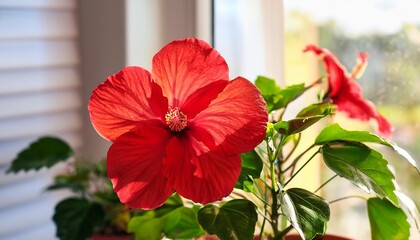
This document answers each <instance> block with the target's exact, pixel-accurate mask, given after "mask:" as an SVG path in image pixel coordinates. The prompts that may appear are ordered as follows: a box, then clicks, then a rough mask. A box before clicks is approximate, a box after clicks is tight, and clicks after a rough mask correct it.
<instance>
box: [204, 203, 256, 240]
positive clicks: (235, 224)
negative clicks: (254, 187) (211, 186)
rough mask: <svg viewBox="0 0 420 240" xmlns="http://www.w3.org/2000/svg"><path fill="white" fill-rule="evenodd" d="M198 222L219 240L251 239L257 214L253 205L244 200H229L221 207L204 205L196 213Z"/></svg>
mask: <svg viewBox="0 0 420 240" xmlns="http://www.w3.org/2000/svg"><path fill="white" fill-rule="evenodd" d="M198 222H199V223H200V224H201V226H202V227H203V228H204V229H205V230H206V231H207V232H208V233H209V234H216V235H217V236H218V237H219V238H220V239H221V240H225V239H226V240H246V239H253V236H254V230H255V224H256V222H257V212H256V210H255V205H254V204H253V203H252V202H250V201H248V200H245V199H235V200H231V201H229V202H227V203H225V204H223V205H222V206H221V207H219V206H216V205H206V206H204V207H203V208H201V209H200V211H199V212H198Z"/></svg>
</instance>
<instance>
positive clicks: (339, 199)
mask: <svg viewBox="0 0 420 240" xmlns="http://www.w3.org/2000/svg"><path fill="white" fill-rule="evenodd" d="M350 198H360V199H363V200H365V201H367V200H368V198H367V197H365V196H362V195H351V196H347V197H342V198H337V199H335V200H332V201H330V202H329V204H332V203H336V202H339V201H342V200H346V199H350Z"/></svg>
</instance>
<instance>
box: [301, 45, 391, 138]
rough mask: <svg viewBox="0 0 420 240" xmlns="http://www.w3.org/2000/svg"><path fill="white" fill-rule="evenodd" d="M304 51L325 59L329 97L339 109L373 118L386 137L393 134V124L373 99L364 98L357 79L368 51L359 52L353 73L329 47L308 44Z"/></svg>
mask: <svg viewBox="0 0 420 240" xmlns="http://www.w3.org/2000/svg"><path fill="white" fill-rule="evenodd" d="M304 51H305V52H307V51H312V52H314V53H315V54H316V55H317V56H319V57H321V59H322V60H323V63H324V67H325V69H326V72H327V74H328V83H329V89H328V94H327V97H329V98H330V99H331V100H332V102H333V103H334V104H335V105H337V110H338V111H343V112H346V113H347V115H348V116H349V117H350V118H354V119H359V120H364V121H367V120H369V119H371V118H373V119H375V120H376V121H377V123H378V127H379V133H380V134H381V135H382V136H384V137H390V136H391V134H392V129H393V127H392V125H391V124H390V123H389V122H388V121H387V120H386V119H385V118H384V117H383V116H382V115H381V114H379V112H378V111H377V110H376V108H375V105H374V104H373V103H372V102H371V101H369V100H367V99H364V98H363V96H362V88H361V87H360V85H359V84H358V83H357V82H356V81H355V79H356V78H358V77H360V75H361V74H362V73H363V71H364V69H365V67H366V65H367V55H366V53H360V54H359V56H358V58H357V64H356V66H355V67H354V68H353V71H352V73H348V72H347V70H346V68H345V67H344V66H343V65H342V64H341V63H340V62H339V60H338V59H337V58H336V57H335V56H334V54H332V53H331V52H330V51H329V50H328V49H325V48H319V47H317V46H315V45H308V46H307V47H306V48H305V50H304Z"/></svg>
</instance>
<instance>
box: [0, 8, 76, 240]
mask: <svg viewBox="0 0 420 240" xmlns="http://www.w3.org/2000/svg"><path fill="white" fill-rule="evenodd" d="M77 38H78V29H77V16H76V0H0V222H1V224H0V239H7V240H18V239H19V240H20V239H22V240H23V239H28V240H29V239H40V240H48V239H55V226H54V223H53V222H52V220H51V218H52V215H53V209H54V206H55V204H56V202H57V201H58V199H59V197H60V196H59V194H57V193H48V192H45V187H46V186H47V185H49V184H50V183H51V181H52V176H53V175H54V172H53V171H47V170H42V171H39V172H29V173H20V174H17V175H14V174H8V175H6V174H5V171H6V169H7V168H8V167H9V166H10V162H11V161H12V159H13V158H14V157H15V156H16V153H17V152H18V151H19V150H21V149H23V148H24V147H26V146H27V145H28V143H29V142H31V141H33V140H35V139H36V138H38V137H39V136H42V135H46V134H48V135H55V136H60V137H63V138H64V139H66V140H67V141H68V142H69V143H70V144H71V145H72V146H73V147H74V148H76V149H77V148H79V147H80V146H81V142H82V140H81V133H80V132H81V127H82V126H81V125H82V124H81V122H82V121H81V116H80V109H81V105H82V104H81V99H80V95H79V86H80V79H79V70H78V68H79V57H78V50H77V49H78V46H77V40H78V39H77Z"/></svg>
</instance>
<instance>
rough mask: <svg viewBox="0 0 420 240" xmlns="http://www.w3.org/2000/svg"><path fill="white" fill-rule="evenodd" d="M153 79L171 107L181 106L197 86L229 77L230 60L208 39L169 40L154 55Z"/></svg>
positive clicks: (200, 86) (198, 87)
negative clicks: (228, 61)
mask: <svg viewBox="0 0 420 240" xmlns="http://www.w3.org/2000/svg"><path fill="white" fill-rule="evenodd" d="M152 75H153V79H154V80H155V81H156V83H157V84H159V85H160V86H161V87H162V90H163V94H164V95H165V96H166V97H167V98H168V101H169V105H170V106H171V107H180V106H182V105H183V103H184V102H185V101H186V99H187V98H188V96H190V95H191V94H192V93H194V92H195V91H196V90H197V89H200V88H202V87H204V86H206V85H207V84H209V83H212V82H214V81H217V80H226V81H227V80H228V79H229V70H228V66H227V64H226V61H225V60H224V59H223V57H222V56H220V54H219V53H218V52H217V51H216V50H215V49H213V48H212V47H211V46H210V45H208V44H207V43H206V42H204V41H201V40H198V39H192V38H188V39H184V40H177V41H173V42H171V43H169V44H168V45H166V46H165V47H163V48H162V49H161V50H160V51H159V52H158V53H157V54H156V55H155V56H154V57H153V64H152Z"/></svg>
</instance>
